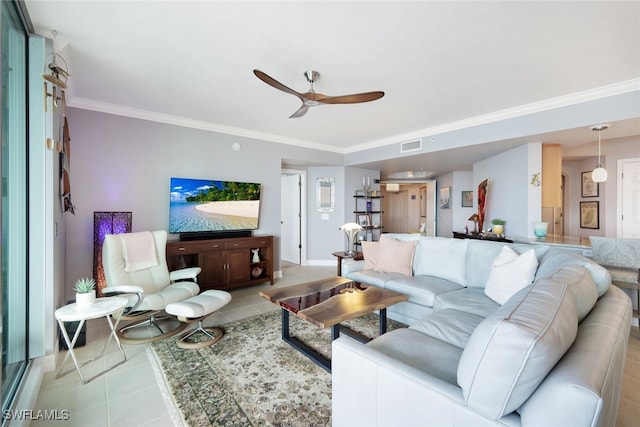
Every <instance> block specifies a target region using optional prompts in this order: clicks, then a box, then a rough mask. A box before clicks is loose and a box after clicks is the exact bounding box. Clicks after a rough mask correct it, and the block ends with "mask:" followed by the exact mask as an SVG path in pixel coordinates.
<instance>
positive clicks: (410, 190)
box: [382, 181, 436, 236]
mask: <svg viewBox="0 0 640 427" xmlns="http://www.w3.org/2000/svg"><path fill="white" fill-rule="evenodd" d="M382 196H383V199H382V211H383V212H384V232H385V233H418V232H419V233H421V234H423V235H426V236H435V230H436V227H435V225H436V224H435V221H436V215H435V213H436V192H435V181H425V182H410V183H399V189H398V191H387V189H386V185H383V186H382Z"/></svg>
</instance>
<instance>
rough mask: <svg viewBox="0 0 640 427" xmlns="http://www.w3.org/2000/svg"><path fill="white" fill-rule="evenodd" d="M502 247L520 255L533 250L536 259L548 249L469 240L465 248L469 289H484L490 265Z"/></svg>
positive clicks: (546, 246)
mask: <svg viewBox="0 0 640 427" xmlns="http://www.w3.org/2000/svg"><path fill="white" fill-rule="evenodd" d="M504 246H509V247H510V248H511V249H513V250H515V251H516V252H517V253H519V254H522V253H524V252H526V251H528V250H530V249H533V250H534V252H535V254H536V259H538V260H539V259H540V258H541V257H542V255H543V254H544V253H545V252H546V251H547V250H548V249H549V246H548V245H527V244H518V243H507V244H506V245H505V243H501V242H491V241H488V240H469V244H468V246H467V264H466V279H465V280H466V283H467V286H468V287H470V288H484V287H485V284H486V283H487V279H488V278H489V272H490V271H491V264H492V263H493V260H494V259H495V258H496V257H497V256H498V254H499V253H500V251H502V248H503V247H504Z"/></svg>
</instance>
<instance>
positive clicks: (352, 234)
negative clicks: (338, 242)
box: [340, 222, 362, 256]
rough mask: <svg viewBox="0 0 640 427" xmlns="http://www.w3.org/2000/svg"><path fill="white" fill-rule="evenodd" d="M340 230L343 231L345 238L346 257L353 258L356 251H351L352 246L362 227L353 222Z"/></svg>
mask: <svg viewBox="0 0 640 427" xmlns="http://www.w3.org/2000/svg"><path fill="white" fill-rule="evenodd" d="M340 230H342V231H344V234H345V235H346V236H347V240H348V243H347V251H346V253H347V255H349V256H354V255H355V254H356V251H354V250H353V244H354V242H355V239H356V236H357V235H358V233H359V232H360V230H362V227H361V226H360V225H359V224H356V223H355V222H348V223H346V224H344V225H343V226H342V227H340Z"/></svg>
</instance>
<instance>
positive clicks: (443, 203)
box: [440, 187, 451, 209]
mask: <svg viewBox="0 0 640 427" xmlns="http://www.w3.org/2000/svg"><path fill="white" fill-rule="evenodd" d="M450 207H451V187H443V188H441V189H440V209H449V208H450Z"/></svg>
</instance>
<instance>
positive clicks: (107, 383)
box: [31, 264, 640, 427]
mask: <svg viewBox="0 0 640 427" xmlns="http://www.w3.org/2000/svg"><path fill="white" fill-rule="evenodd" d="M333 275H335V267H298V266H293V265H290V264H286V265H284V266H283V278H282V279H278V280H276V284H275V286H278V287H285V286H289V285H292V284H294V283H301V282H305V281H310V280H316V279H320V278H324V277H331V276H333ZM268 287H269V285H268V284H265V285H257V286H252V287H248V288H243V289H238V290H235V291H232V292H231V293H232V297H233V299H232V300H231V302H230V303H229V304H227V305H226V306H225V307H223V308H222V309H221V310H220V311H219V312H217V313H215V314H214V315H212V316H210V317H208V318H207V319H206V322H205V324H206V325H207V326H209V325H219V324H224V323H227V322H231V321H234V320H239V319H243V318H246V317H251V316H254V315H257V314H260V313H265V312H268V311H273V310H277V307H276V306H275V305H273V304H271V303H269V302H268V301H266V300H264V299H263V298H261V297H260V296H259V295H258V291H259V290H260V289H263V288H268ZM107 335H108V326H107V324H106V321H104V320H93V321H90V322H89V324H88V328H87V345H86V346H84V347H80V348H78V349H77V354H78V356H79V358H80V360H85V359H88V358H90V356H91V355H94V354H96V353H99V351H100V350H101V348H102V347H101V346H102V345H103V343H104V339H105V337H106V336H107ZM123 347H124V351H125V353H126V354H127V359H128V360H127V362H126V363H124V364H122V365H120V366H118V367H116V368H115V369H113V370H111V371H109V372H108V373H106V374H105V375H102V376H99V377H98V378H96V379H95V380H93V381H91V382H89V383H88V384H86V385H82V384H81V383H80V380H79V378H78V375H77V374H76V373H75V372H71V373H70V374H68V375H66V376H64V377H62V378H59V379H55V372H49V373H47V374H46V375H45V378H44V380H43V383H42V387H41V389H40V393H39V395H38V400H37V404H36V408H34V409H35V410H49V411H51V410H56V409H57V410H68V411H69V419H68V420H64V421H44V420H43V421H32V422H31V425H32V426H47V427H48V426H55V425H60V426H65V427H70V426H82V427H84V426H88V425H90V426H92V427H102V426H105V427H106V426H127V427H136V426H140V427H142V426H154V427H164V426H181V425H182V421H181V419H180V416H179V415H178V414H177V412H176V410H175V408H174V407H173V406H172V404H171V403H170V402H171V400H170V399H171V398H170V396H169V395H168V394H167V393H168V392H167V391H166V389H165V387H164V385H163V384H162V381H158V379H157V376H156V375H157V373H156V369H157V368H156V367H155V363H154V362H152V360H151V359H150V357H149V354H148V351H150V350H148V349H147V347H148V346H147V345H123ZM64 354H65V352H60V355H59V361H58V363H59V362H60V361H61V360H62V357H64ZM118 356H119V352H117V351H111V352H110V353H109V354H108V356H107V357H105V358H103V359H100V360H99V361H96V362H94V363H93V364H91V365H88V366H85V367H84V368H83V372H84V373H87V374H88V376H91V374H92V372H94V373H95V372H97V371H99V370H101V369H104V368H105V366H107V367H109V366H112V365H113V364H114V363H117V360H119V359H118V358H117V357H118ZM67 363H70V361H69V362H67ZM639 391H640V331H639V330H638V328H637V327H634V328H632V331H631V337H630V340H629V350H628V352H627V362H626V368H625V374H624V380H623V386H622V399H621V403H620V410H619V413H618V422H617V427H632V426H633V427H635V426H637V425H638V419H640V392H639Z"/></svg>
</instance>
